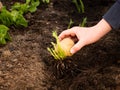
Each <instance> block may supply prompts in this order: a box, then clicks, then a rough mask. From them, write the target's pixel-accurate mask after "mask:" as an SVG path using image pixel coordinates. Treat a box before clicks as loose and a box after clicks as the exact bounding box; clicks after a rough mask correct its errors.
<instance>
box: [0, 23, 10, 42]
mask: <svg viewBox="0 0 120 90" xmlns="http://www.w3.org/2000/svg"><path fill="white" fill-rule="evenodd" d="M8 30H9V28H8V27H6V26H5V25H0V44H6V41H10V40H11V37H10V35H9V33H8Z"/></svg>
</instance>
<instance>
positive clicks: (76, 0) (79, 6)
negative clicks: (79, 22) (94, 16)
mask: <svg viewBox="0 0 120 90" xmlns="http://www.w3.org/2000/svg"><path fill="white" fill-rule="evenodd" d="M72 2H73V3H74V4H75V6H76V8H77V10H78V12H79V13H80V12H82V13H84V11H85V9H84V4H83V2H82V0H72Z"/></svg>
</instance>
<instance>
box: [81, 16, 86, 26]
mask: <svg viewBox="0 0 120 90" xmlns="http://www.w3.org/2000/svg"><path fill="white" fill-rule="evenodd" d="M86 23H87V17H85V18H83V21H82V23H81V24H80V25H79V26H80V27H84V26H85V24H86Z"/></svg>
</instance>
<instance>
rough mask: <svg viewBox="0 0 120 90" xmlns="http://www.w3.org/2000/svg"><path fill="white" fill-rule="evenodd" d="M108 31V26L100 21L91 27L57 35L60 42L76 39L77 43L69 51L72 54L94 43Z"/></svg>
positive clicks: (77, 28) (109, 28)
mask: <svg viewBox="0 0 120 90" xmlns="http://www.w3.org/2000/svg"><path fill="white" fill-rule="evenodd" d="M110 30H111V27H110V25H109V24H108V23H107V22H106V21H105V20H104V19H102V20H101V21H100V22H99V23H98V24H97V25H95V26H93V27H73V28H71V29H68V30H65V31H63V32H62V33H61V34H60V35H59V39H60V40H62V39H64V38H66V37H72V38H75V37H77V40H78V41H77V43H76V44H75V45H74V46H73V47H72V48H71V50H70V52H71V53H72V54H74V53H76V52H77V51H79V50H80V49H81V48H82V47H84V46H85V45H88V44H92V43H94V42H96V41H97V40H99V39H100V38H101V37H103V36H104V35H105V34H106V33H108V32H109V31H110Z"/></svg>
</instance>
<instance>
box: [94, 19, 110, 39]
mask: <svg viewBox="0 0 120 90" xmlns="http://www.w3.org/2000/svg"><path fill="white" fill-rule="evenodd" d="M95 27H96V28H97V30H98V34H99V35H100V37H102V36H104V35H105V34H107V33H108V32H110V31H111V30H112V27H111V26H110V24H109V23H108V22H107V21H106V20H104V19H102V20H101V21H100V22H99V23H98V24H97V25H95Z"/></svg>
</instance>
